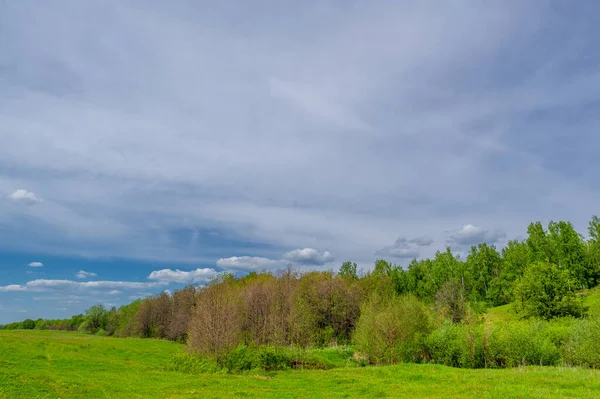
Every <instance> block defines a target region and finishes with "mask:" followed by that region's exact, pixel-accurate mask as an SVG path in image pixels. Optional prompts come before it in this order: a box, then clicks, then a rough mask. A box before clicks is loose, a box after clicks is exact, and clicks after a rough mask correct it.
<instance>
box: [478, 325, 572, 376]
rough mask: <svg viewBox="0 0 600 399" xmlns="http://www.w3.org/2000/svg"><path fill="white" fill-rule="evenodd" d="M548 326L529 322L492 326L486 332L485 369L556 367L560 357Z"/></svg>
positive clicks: (554, 338) (555, 338)
mask: <svg viewBox="0 0 600 399" xmlns="http://www.w3.org/2000/svg"><path fill="white" fill-rule="evenodd" d="M552 333H553V330H552V329H550V328H549V323H547V322H543V321H530V322H524V323H507V324H501V325H495V326H493V327H492V328H491V329H489V330H488V331H485V333H484V334H485V335H484V338H485V341H484V349H485V355H484V356H485V366H486V367H490V368H500V367H516V366H525V365H539V366H555V365H558V364H560V363H561V360H562V357H561V352H560V349H559V347H558V346H557V344H556V341H557V337H556V336H553V334H552Z"/></svg>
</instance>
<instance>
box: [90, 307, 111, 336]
mask: <svg viewBox="0 0 600 399" xmlns="http://www.w3.org/2000/svg"><path fill="white" fill-rule="evenodd" d="M107 317H108V312H107V311H106V308H105V307H104V305H101V304H99V305H94V306H92V307H90V308H89V309H87V310H86V311H85V321H87V328H88V329H89V331H91V332H96V331H97V330H99V329H101V328H102V329H103V328H105V327H106V321H107V320H106V319H107Z"/></svg>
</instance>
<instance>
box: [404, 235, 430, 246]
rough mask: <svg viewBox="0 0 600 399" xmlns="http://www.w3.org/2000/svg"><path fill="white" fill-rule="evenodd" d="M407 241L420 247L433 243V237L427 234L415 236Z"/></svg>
mask: <svg viewBox="0 0 600 399" xmlns="http://www.w3.org/2000/svg"><path fill="white" fill-rule="evenodd" d="M409 242H410V243H412V244H416V245H418V246H420V247H427V246H429V245H431V244H433V238H431V237H429V236H421V237H415V238H413V239H411V240H410V241H409Z"/></svg>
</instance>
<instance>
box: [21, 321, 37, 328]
mask: <svg viewBox="0 0 600 399" xmlns="http://www.w3.org/2000/svg"><path fill="white" fill-rule="evenodd" d="M22 327H23V329H24V330H33V329H34V328H35V321H33V320H31V319H25V320H23V323H22Z"/></svg>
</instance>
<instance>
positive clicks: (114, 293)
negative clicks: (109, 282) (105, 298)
mask: <svg viewBox="0 0 600 399" xmlns="http://www.w3.org/2000/svg"><path fill="white" fill-rule="evenodd" d="M120 293H121V291H119V290H111V291H108V295H119V294H120Z"/></svg>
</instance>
